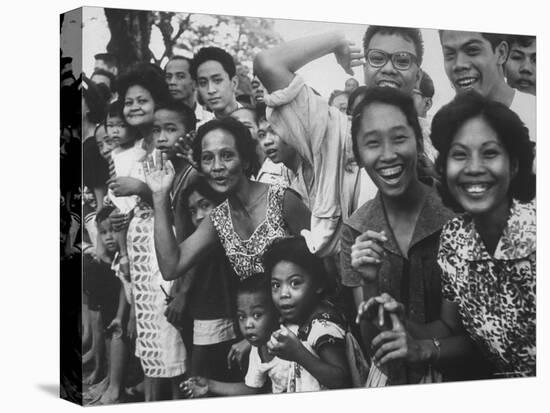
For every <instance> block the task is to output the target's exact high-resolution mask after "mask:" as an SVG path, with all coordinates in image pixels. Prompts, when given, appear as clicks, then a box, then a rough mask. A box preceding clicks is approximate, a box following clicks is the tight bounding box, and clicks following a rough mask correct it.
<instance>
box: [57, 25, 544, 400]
mask: <svg viewBox="0 0 550 413" xmlns="http://www.w3.org/2000/svg"><path fill="white" fill-rule="evenodd" d="M439 38H440V42H441V50H430V51H428V52H429V53H442V54H443V57H444V66H445V67H444V69H445V72H446V74H447V76H448V78H449V81H450V82H451V84H452V86H453V88H454V89H455V91H456V96H455V97H454V98H453V99H452V101H450V102H448V103H447V104H445V105H444V106H443V107H441V108H440V109H439V110H438V111H437V113H435V115H434V116H433V119H432V117H430V116H429V115H428V112H429V111H430V109H431V106H432V98H433V96H434V94H435V93H436V90H435V88H434V83H433V81H432V79H431V78H430V76H429V74H428V73H426V72H424V71H423V70H422V61H423V56H424V53H425V52H426V51H425V50H424V44H423V41H422V36H421V32H420V30H418V29H414V28H401V27H387V26H368V27H367V29H366V32H365V35H364V39H363V45H362V47H361V46H357V45H355V44H353V43H351V42H349V41H348V40H347V39H346V38H345V36H344V35H343V34H342V33H339V32H331V33H325V34H321V35H316V36H310V37H306V38H301V39H297V40H293V41H289V42H286V43H282V44H280V45H278V46H275V47H272V48H270V49H267V50H264V51H261V52H260V53H259V54H258V55H257V56H256V57H255V59H254V62H253V63H254V73H253V75H254V76H253V77H250V76H249V75H248V74H247V73H246V71H245V70H242V67H243V66H242V65H240V64H239V63H238V62H236V61H235V59H234V57H233V56H231V55H230V54H229V53H227V52H226V51H225V50H223V49H221V48H218V47H202V48H200V49H199V50H197V51H196V53H195V54H194V56H193V57H192V58H187V57H183V56H179V55H175V56H172V57H171V58H170V59H169V60H168V62H167V63H166V64H165V65H164V67H163V68H160V67H158V66H156V65H154V64H151V63H147V62H142V63H137V64H135V65H132V66H130V67H128V68H125V70H119V67H118V66H117V59H116V56H114V55H112V54H110V53H101V54H98V55H96V56H95V58H96V65H95V69H94V73H93V74H92V75H91V76H90V77H89V78H88V77H86V76H81V78H79V79H78V80H77V79H75V77H74V76H73V74H72V71H71V59H70V57H63V58H62V65H61V66H62V73H61V85H62V91H61V96H62V104H65V103H66V102H69V101H73V102H76V105H80V99H82V108H83V113H82V124H81V119H80V117H79V116H74V115H71V112H70V111H68V112H66V113H65V112H63V111H62V119H61V120H62V126H61V154H62V159H61V163H62V165H61V171H62V176H63V180H62V188H61V204H62V208H61V211H62V219H61V224H62V239H61V252H62V259H64V260H71V259H77V260H82V262H83V292H82V303H83V307H82V317H81V335H82V348H83V357H82V363H83V366H84V371H85V372H86V375H85V377H84V379H83V380H84V385H85V394H84V397H85V402H86V403H87V404H110V403H117V402H124V401H137V400H145V401H153V400H166V399H180V398H193V397H213V396H229V395H244V394H256V393H282V392H302V391H317V390H324V389H337V388H349V387H378V386H388V385H396V384H416V383H433V382H441V381H454V380H472V379H484V378H497V377H518V376H534V375H535V374H536V327H535V320H536V295H535V294H536V281H535V278H536V228H535V225H536V206H535V195H536V194H535V176H536V175H535V164H534V162H535V142H536V123H535V112H536V110H535V102H536V99H535V96H534V95H535V92H536V69H535V67H536V52H535V49H536V40H535V38H534V37H526V36H508V35H500V34H489V33H477V32H461V31H451V30H440V31H439ZM329 54H333V55H334V56H335V58H336V62H337V64H339V65H340V66H341V67H342V69H343V70H344V71H345V72H346V73H347V74H349V75H353V74H354V69H355V68H359V67H362V68H363V70H364V83H365V84H364V85H359V83H358V82H357V80H356V79H354V78H349V79H348V80H347V81H346V82H345V84H344V85H343V86H344V87H343V89H342V90H335V91H334V92H333V93H332V94H331V95H330V96H328V97H325V96H321V95H319V93H318V92H317V91H316V90H314V89H313V88H312V87H310V86H309V85H308V84H307V80H306V79H304V78H302V77H301V76H300V75H298V74H297V73H296V72H297V71H298V70H299V69H300V68H301V67H303V66H305V65H306V64H308V63H309V62H311V61H313V60H316V59H318V58H321V57H323V56H325V55H329ZM81 147H82V148H83V149H82V151H83V152H82V156H83V157H82V164H83V168H82V169H83V178H82V179H83V181H82V182H81V181H80V177H79V176H77V174H75V170H76V169H74V168H75V167H78V165H76V163H75V161H74V157H73V156H71V154H74V153H76V152H78V151H80V148H81ZM81 207H82V208H83V216H82V217H80V216H79V215H80V214H79V212H80V208H81ZM81 221H82V225H81ZM75 257H76V258H75ZM73 276H78V275H77V274H73Z"/></svg>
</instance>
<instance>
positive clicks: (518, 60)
mask: <svg viewBox="0 0 550 413" xmlns="http://www.w3.org/2000/svg"><path fill="white" fill-rule="evenodd" d="M508 45H509V46H510V52H509V55H508V59H507V60H506V65H505V66H504V72H505V74H506V81H507V82H508V84H509V85H510V86H512V87H513V88H514V89H517V90H520V91H522V92H525V93H529V94H531V95H535V96H536V94H537V39H536V37H535V36H520V35H518V36H509V37H508Z"/></svg>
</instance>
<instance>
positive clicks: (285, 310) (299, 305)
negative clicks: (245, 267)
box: [271, 261, 322, 324]
mask: <svg viewBox="0 0 550 413" xmlns="http://www.w3.org/2000/svg"><path fill="white" fill-rule="evenodd" d="M321 291H322V288H321V287H320V286H318V285H317V283H316V282H315V279H314V276H313V274H310V273H309V272H308V271H306V270H305V269H304V268H302V267H300V266H299V265H297V264H294V263H293V262H290V261H279V262H278V263H277V264H276V265H275V266H274V267H273V270H272V271H271V296H272V297H273V303H274V304H275V307H276V308H277V310H278V311H279V313H280V314H281V317H283V319H284V320H285V321H288V322H291V323H295V324H301V323H302V322H303V321H305V320H306V319H307V317H308V316H309V315H310V314H311V311H312V310H313V309H314V308H315V306H316V305H317V304H318V303H319V301H320V299H321V296H320V294H321Z"/></svg>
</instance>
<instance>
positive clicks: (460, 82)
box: [456, 77, 476, 87]
mask: <svg viewBox="0 0 550 413" xmlns="http://www.w3.org/2000/svg"><path fill="white" fill-rule="evenodd" d="M475 81H476V79H475V78H473V77H469V78H466V79H459V80H457V81H456V83H457V84H458V86H460V87H468V86H471V85H473V84H474V82H475Z"/></svg>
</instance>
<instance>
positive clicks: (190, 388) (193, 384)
mask: <svg viewBox="0 0 550 413" xmlns="http://www.w3.org/2000/svg"><path fill="white" fill-rule="evenodd" d="M208 390H209V389H208V379H205V378H204V377H200V376H195V377H191V378H189V379H187V380H185V381H183V382H182V383H181V384H180V391H181V392H182V394H183V397H184V398H185V399H194V398H197V397H204V396H206V395H207V394H208Z"/></svg>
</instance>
